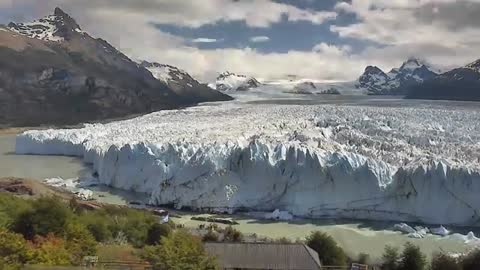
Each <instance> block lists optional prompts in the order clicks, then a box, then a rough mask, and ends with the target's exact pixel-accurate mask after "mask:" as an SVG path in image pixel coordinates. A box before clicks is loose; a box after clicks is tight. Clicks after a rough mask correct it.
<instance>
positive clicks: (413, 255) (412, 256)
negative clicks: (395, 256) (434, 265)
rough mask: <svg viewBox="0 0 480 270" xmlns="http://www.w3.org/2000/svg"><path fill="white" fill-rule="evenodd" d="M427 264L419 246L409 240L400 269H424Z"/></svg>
mask: <svg viewBox="0 0 480 270" xmlns="http://www.w3.org/2000/svg"><path fill="white" fill-rule="evenodd" d="M426 265H427V260H426V257H425V255H424V254H423V253H422V251H420V248H419V247H418V246H415V245H413V244H412V243H410V242H407V243H406V244H405V246H404V249H403V252H402V256H401V260H400V265H399V267H398V269H399V270H423V269H425V266H426Z"/></svg>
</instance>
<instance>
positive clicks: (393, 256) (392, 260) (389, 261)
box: [381, 246, 400, 270]
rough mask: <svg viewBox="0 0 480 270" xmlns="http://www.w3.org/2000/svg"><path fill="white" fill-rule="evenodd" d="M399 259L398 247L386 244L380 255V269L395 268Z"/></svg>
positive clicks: (390, 269) (388, 269)
mask: <svg viewBox="0 0 480 270" xmlns="http://www.w3.org/2000/svg"><path fill="white" fill-rule="evenodd" d="M399 260H400V255H399V254H398V248H395V247H391V246H386V247H385V251H384V252H383V255H382V266H381V268H382V270H396V269H397V268H398V262H399Z"/></svg>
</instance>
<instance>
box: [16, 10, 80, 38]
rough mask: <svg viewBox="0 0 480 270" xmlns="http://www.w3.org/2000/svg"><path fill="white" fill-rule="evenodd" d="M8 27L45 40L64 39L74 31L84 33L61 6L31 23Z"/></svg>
mask: <svg viewBox="0 0 480 270" xmlns="http://www.w3.org/2000/svg"><path fill="white" fill-rule="evenodd" d="M8 28H9V29H10V30H12V31H15V32H17V33H19V34H22V35H25V36H28V37H30V38H36V39H41V40H44V41H63V40H64V39H65V38H67V39H68V38H70V37H71V35H72V33H73V32H76V33H83V31H82V30H81V29H80V26H79V25H78V24H77V23H76V22H75V20H74V19H73V18H72V17H70V16H69V15H68V14H66V13H65V12H63V10H61V9H60V8H56V9H55V11H54V13H53V15H49V16H46V17H44V18H42V19H39V20H35V21H33V22H30V23H13V22H11V23H10V24H8Z"/></svg>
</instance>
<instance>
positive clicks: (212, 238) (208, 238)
mask: <svg viewBox="0 0 480 270" xmlns="http://www.w3.org/2000/svg"><path fill="white" fill-rule="evenodd" d="M202 241H203V242H218V234H217V233H216V232H214V231H212V230H209V231H208V232H207V233H206V234H204V235H203V237H202Z"/></svg>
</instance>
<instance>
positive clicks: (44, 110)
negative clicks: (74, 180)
mask: <svg viewBox="0 0 480 270" xmlns="http://www.w3.org/2000/svg"><path fill="white" fill-rule="evenodd" d="M180 87H181V86H180ZM177 90H178V89H177ZM177 92H178V91H177ZM190 94H191V95H190V96H182V95H179V94H177V93H176V91H175V90H174V89H172V88H171V87H170V86H169V85H168V84H167V83H165V82H162V81H160V80H158V79H156V78H154V76H153V75H152V74H151V72H150V71H148V70H147V69H145V68H143V67H141V66H139V65H138V64H137V63H136V62H134V61H132V60H131V59H130V58H128V57H127V56H126V55H125V54H123V53H122V52H120V51H118V50H117V49H116V48H115V47H113V46H112V45H111V44H110V43H108V42H107V41H105V40H103V39H101V38H93V37H91V36H90V35H89V34H88V33H86V32H85V31H82V30H81V28H80V26H78V24H77V23H76V21H75V20H74V19H73V18H72V17H70V16H69V15H68V14H66V13H65V12H63V10H61V9H60V8H56V9H55V12H54V14H53V15H49V16H46V17H44V18H42V19H39V20H36V21H34V22H33V23H23V24H16V23H10V24H9V26H7V27H6V28H2V31H0V125H14V126H28V125H33V126H35V125H41V124H56V125H58V124H77V123H81V122H85V121H95V120H101V119H108V118H118V117H124V116H128V115H131V114H141V113H148V112H152V111H156V110H162V109H172V108H178V107H184V106H189V105H194V104H196V103H198V102H205V101H219V100H229V99H230V97H228V96H227V95H223V94H219V95H212V96H203V95H197V94H195V93H194V92H193V93H190Z"/></svg>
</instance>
